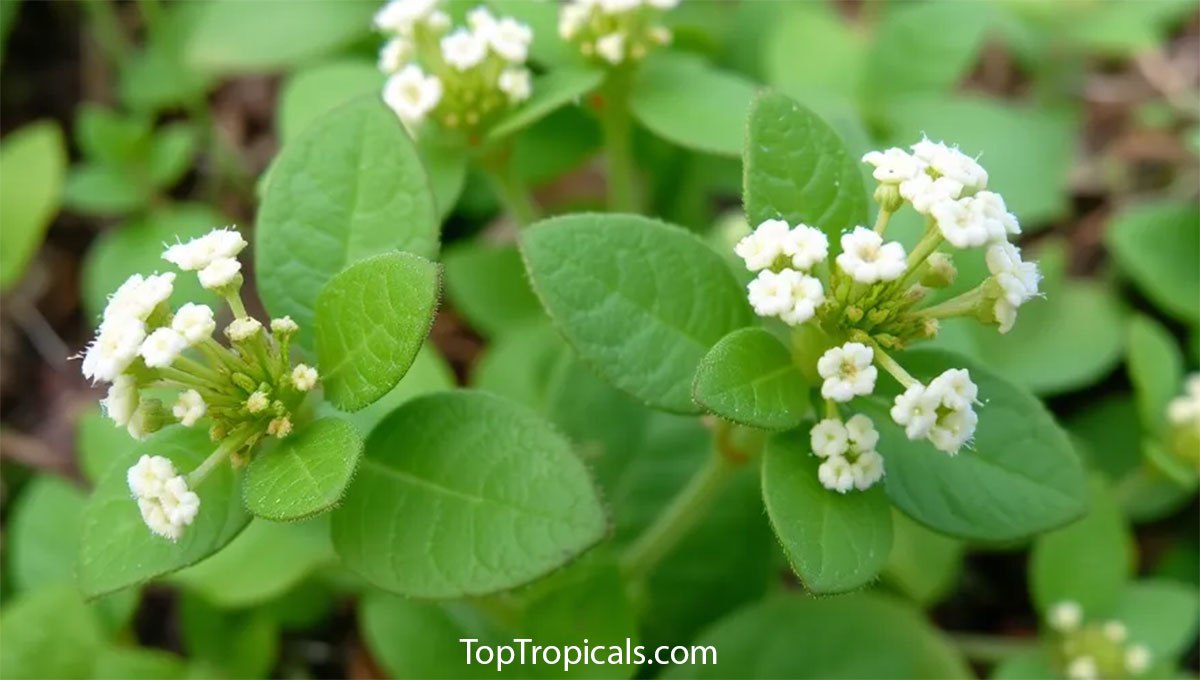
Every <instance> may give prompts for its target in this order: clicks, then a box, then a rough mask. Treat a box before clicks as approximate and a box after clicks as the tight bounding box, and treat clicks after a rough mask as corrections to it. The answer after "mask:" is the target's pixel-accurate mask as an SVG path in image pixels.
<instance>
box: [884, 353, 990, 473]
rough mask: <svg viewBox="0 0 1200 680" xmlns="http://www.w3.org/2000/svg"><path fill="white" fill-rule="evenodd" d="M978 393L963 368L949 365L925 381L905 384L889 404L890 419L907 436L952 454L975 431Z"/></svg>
mask: <svg viewBox="0 0 1200 680" xmlns="http://www.w3.org/2000/svg"><path fill="white" fill-rule="evenodd" d="M978 396H979V388H978V387H977V386H976V385H975V383H974V382H972V380H971V375H970V373H969V372H968V371H967V369H965V368H952V369H949V370H947V371H945V372H943V373H942V374H941V375H939V376H938V377H936V378H934V379H933V380H932V381H930V383H929V385H922V384H921V383H916V384H913V385H909V387H908V389H906V390H905V391H904V392H903V393H902V394H901V395H899V396H898V397H896V400H895V403H894V404H893V405H892V410H891V416H892V420H894V421H896V424H898V425H901V426H903V427H904V434H905V436H907V437H908V438H909V439H911V440H914V441H915V440H918V439H928V440H929V441H930V442H931V443H932V444H933V445H934V447H935V448H937V449H938V450H939V451H943V452H945V453H948V454H950V455H954V454H957V453H958V451H959V449H961V448H962V447H963V446H965V445H966V444H967V443H968V442H970V441H971V438H972V437H973V436H974V435H975V426H976V425H977V424H978V423H979V416H978V415H977V414H976V413H975V408H974V404H975V403H976V401H977V399H978Z"/></svg>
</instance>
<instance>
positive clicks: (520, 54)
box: [485, 17, 533, 64]
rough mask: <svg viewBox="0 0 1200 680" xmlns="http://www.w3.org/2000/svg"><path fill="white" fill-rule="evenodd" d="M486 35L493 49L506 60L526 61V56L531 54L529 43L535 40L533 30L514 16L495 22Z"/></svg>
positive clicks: (514, 61) (513, 61) (520, 62)
mask: <svg viewBox="0 0 1200 680" xmlns="http://www.w3.org/2000/svg"><path fill="white" fill-rule="evenodd" d="M485 35H486V36H487V41H488V44H489V45H491V47H492V51H493V52H495V53H496V54H498V55H500V56H501V57H502V58H503V59H504V60H505V61H508V62H509V63H513V64H523V63H525V58H526V57H528V56H529V43H531V42H533V31H532V30H530V28H529V27H528V26H526V25H525V24H523V23H521V22H519V21H517V20H516V19H513V18H512V17H504V18H503V19H501V20H499V21H497V22H495V23H494V24H493V25H492V26H491V28H490V29H488V30H487V32H486V34H485Z"/></svg>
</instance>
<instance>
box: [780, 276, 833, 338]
mask: <svg viewBox="0 0 1200 680" xmlns="http://www.w3.org/2000/svg"><path fill="white" fill-rule="evenodd" d="M779 278H780V279H781V280H782V281H783V283H784V285H785V286H788V287H789V288H790V289H791V298H792V304H791V307H789V308H788V309H785V310H783V311H782V312H780V313H779V318H780V319H781V320H782V321H783V322H784V323H786V324H787V325H789V326H799V325H800V324H802V323H804V322H805V321H808V320H809V319H811V318H813V316H815V315H816V313H817V307H819V306H821V304H822V303H824V302H825V290H824V289H823V288H822V287H821V281H820V279H818V278H816V277H814V276H809V275H808V274H802V273H800V272H798V271H796V270H794V269H785V270H783V271H781V272H779Z"/></svg>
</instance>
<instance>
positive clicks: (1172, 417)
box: [1167, 373, 1200, 427]
mask: <svg viewBox="0 0 1200 680" xmlns="http://www.w3.org/2000/svg"><path fill="white" fill-rule="evenodd" d="M1167 420H1168V421H1170V423H1171V424H1172V425H1175V426H1176V427H1200V373H1193V374H1192V375H1190V376H1188V379H1187V383H1186V386H1185V388H1184V393H1183V394H1182V395H1181V396H1178V397H1175V398H1174V399H1172V400H1171V403H1170V404H1168V405H1167Z"/></svg>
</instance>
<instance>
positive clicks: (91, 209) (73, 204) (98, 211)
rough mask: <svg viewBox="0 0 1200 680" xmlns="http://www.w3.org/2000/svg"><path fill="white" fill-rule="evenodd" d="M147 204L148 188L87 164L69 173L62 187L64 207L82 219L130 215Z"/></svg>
mask: <svg viewBox="0 0 1200 680" xmlns="http://www.w3.org/2000/svg"><path fill="white" fill-rule="evenodd" d="M149 200H150V188H149V187H147V186H143V185H141V184H139V183H138V182H137V181H135V179H134V178H133V177H132V176H131V175H129V174H126V173H125V171H124V170H123V169H121V168H116V167H111V166H107V165H98V164H92V163H89V164H86V165H79V166H76V167H74V168H72V169H71V172H70V173H69V174H68V175H67V182H66V185H65V186H64V187H63V205H64V206H65V207H67V208H69V209H71V210H72V211H74V212H78V213H83V214H85V215H98V216H101V217H108V216H114V215H120V214H122V213H128V212H133V211H135V210H138V209H139V208H142V207H143V206H144V205H145V204H146V202H147V201H149Z"/></svg>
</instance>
